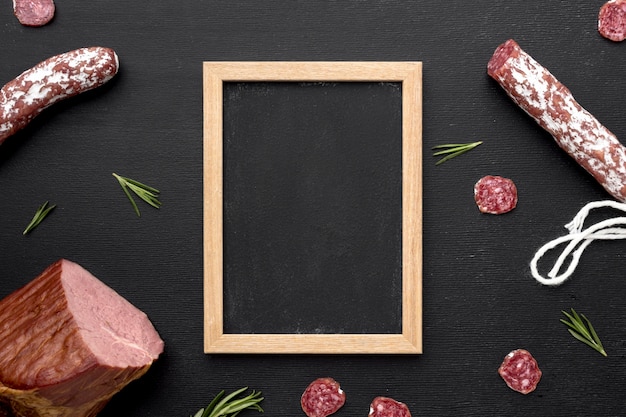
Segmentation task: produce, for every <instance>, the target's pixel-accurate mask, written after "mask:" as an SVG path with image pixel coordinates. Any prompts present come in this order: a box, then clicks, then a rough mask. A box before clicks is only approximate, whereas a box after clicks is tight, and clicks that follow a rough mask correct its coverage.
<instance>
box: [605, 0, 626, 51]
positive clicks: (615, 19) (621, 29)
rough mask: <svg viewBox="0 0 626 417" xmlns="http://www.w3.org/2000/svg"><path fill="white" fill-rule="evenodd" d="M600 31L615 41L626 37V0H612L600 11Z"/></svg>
mask: <svg viewBox="0 0 626 417" xmlns="http://www.w3.org/2000/svg"><path fill="white" fill-rule="evenodd" d="M598 32H600V35H602V36H603V37H605V38H607V39H610V40H612V41H615V42H621V41H623V40H624V39H626V0H610V1H608V2H606V3H604V5H603V6H602V7H601V8H600V13H598Z"/></svg>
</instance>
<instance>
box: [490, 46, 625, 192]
mask: <svg viewBox="0 0 626 417" xmlns="http://www.w3.org/2000/svg"><path fill="white" fill-rule="evenodd" d="M487 72H488V74H489V75H490V76H491V77H492V78H493V79H495V80H496V81H497V82H498V83H499V84H500V86H501V87H502V88H503V89H504V90H505V91H506V93H507V94H508V95H509V96H510V97H511V99H513V101H514V102H515V103H516V104H517V105H519V106H520V107H521V108H522V109H523V110H524V111H525V112H526V113H528V114H529V115H530V116H531V117H532V118H533V119H535V121H536V122H537V123H538V124H539V125H540V126H541V127H542V128H544V129H545V130H546V131H547V132H548V133H550V134H551V135H552V137H553V138H554V140H555V141H556V143H557V144H558V145H559V146H560V147H561V148H562V149H563V150H565V151H566V152H567V153H568V154H569V155H570V156H571V157H572V158H574V160H576V162H578V164H580V165H581V166H582V167H583V168H584V169H586V170H587V171H588V172H589V173H590V174H591V175H592V176H593V177H594V178H595V179H596V180H597V181H598V182H599V183H600V184H601V185H602V186H603V187H604V188H605V190H606V191H608V193H609V194H611V195H612V196H613V197H614V198H616V199H617V200H619V201H621V202H626V148H625V147H624V146H623V145H622V144H621V143H620V142H619V140H618V139H617V137H616V136H615V135H614V134H613V133H611V132H610V131H609V130H608V129H607V128H606V127H604V126H603V125H602V124H601V123H600V122H599V121H598V120H597V119H596V118H595V117H594V116H593V115H592V114H591V113H589V112H588V111H587V110H585V109H584V108H583V107H582V106H581V105H580V104H579V103H578V102H577V101H576V100H575V99H574V97H573V95H572V93H571V92H570V91H569V89H568V88H567V87H565V86H564V85H563V84H562V83H560V82H559V81H558V80H557V79H556V78H555V77H554V75H552V74H551V73H550V72H549V71H548V70H547V69H546V68H544V67H543V66H542V65H541V64H539V63H538V62H537V61H535V60H534V59H533V58H532V57H531V56H530V55H529V54H527V53H526V52H524V51H523V50H522V49H521V48H520V47H519V45H518V44H517V43H516V42H515V41H514V40H512V39H510V40H508V41H506V42H505V43H503V44H502V45H500V46H498V48H497V49H496V51H495V52H494V54H493V56H492V58H491V60H490V61H489V64H488V66H487Z"/></svg>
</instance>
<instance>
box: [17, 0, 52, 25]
mask: <svg viewBox="0 0 626 417" xmlns="http://www.w3.org/2000/svg"><path fill="white" fill-rule="evenodd" d="M55 9H56V8H55V6H54V1H53V0H13V13H14V14H15V17H17V20H19V22H20V23H21V24H22V25H24V26H43V25H45V24H47V23H48V22H50V21H51V20H52V18H53V17H54V11H55Z"/></svg>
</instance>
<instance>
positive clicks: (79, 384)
mask: <svg viewBox="0 0 626 417" xmlns="http://www.w3.org/2000/svg"><path fill="white" fill-rule="evenodd" d="M162 352H163V341H162V340H161V338H160V337H159V335H158V333H157V332H156V330H155V329H154V327H153V326H152V323H150V321H149V320H148V317H147V316H146V314H145V313H143V312H142V311H140V310H139V309H137V308H136V307H134V306H133V305H132V304H130V303H129V302H128V301H127V300H125V299H124V298H122V297H121V296H120V295H119V294H117V293H116V292H115V291H113V290H112V289H111V288H109V287H108V286H106V285H105V284H104V283H102V282H101V281H99V280H98V279H97V278H96V277H94V276H93V275H92V274H90V273H89V272H88V271H86V270H85V269H84V268H82V267H81V266H80V265H78V264H76V263H73V262H70V261H68V260H64V259H62V260H59V261H57V262H56V263H54V264H52V265H51V266H49V267H48V268H47V269H46V270H45V271H44V272H43V273H42V274H41V275H39V276H38V277H37V278H36V279H34V280H33V281H31V282H30V283H28V284H27V285H26V286H24V287H22V288H21V289H19V290H17V291H15V292H14V293H12V294H10V295H9V296H7V297H6V298H5V299H3V300H2V301H0V417H53V416H54V417H90V416H95V415H96V414H97V413H98V412H99V411H100V410H102V408H103V407H104V406H105V405H106V403H107V402H108V401H109V400H110V399H111V397H112V396H113V395H114V394H116V393H117V392H119V391H120V390H121V389H122V388H124V387H125V386H126V385H127V384H128V383H129V382H131V381H133V380H135V379H137V378H139V377H140V376H142V375H143V374H144V373H145V372H146V371H147V370H148V368H150V366H151V365H152V362H153V361H154V360H156V359H157V358H158V356H159V355H160V354H161V353H162Z"/></svg>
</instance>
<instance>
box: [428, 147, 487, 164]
mask: <svg viewBox="0 0 626 417" xmlns="http://www.w3.org/2000/svg"><path fill="white" fill-rule="evenodd" d="M481 143H483V142H482V141H478V142H471V143H446V144H443V145H437V146H435V147H433V150H437V149H442V150H440V151H437V152H435V153H433V156H441V155H446V156H444V157H443V158H441V159H440V160H438V161H437V162H436V163H435V165H439V164H443V163H444V162H446V161H448V160H450V159H452V158H454V157H455V156H459V155H461V154H463V153H465V152H467V151H469V150H472V149H474V148H475V147H477V146H478V145H480V144H481Z"/></svg>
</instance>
